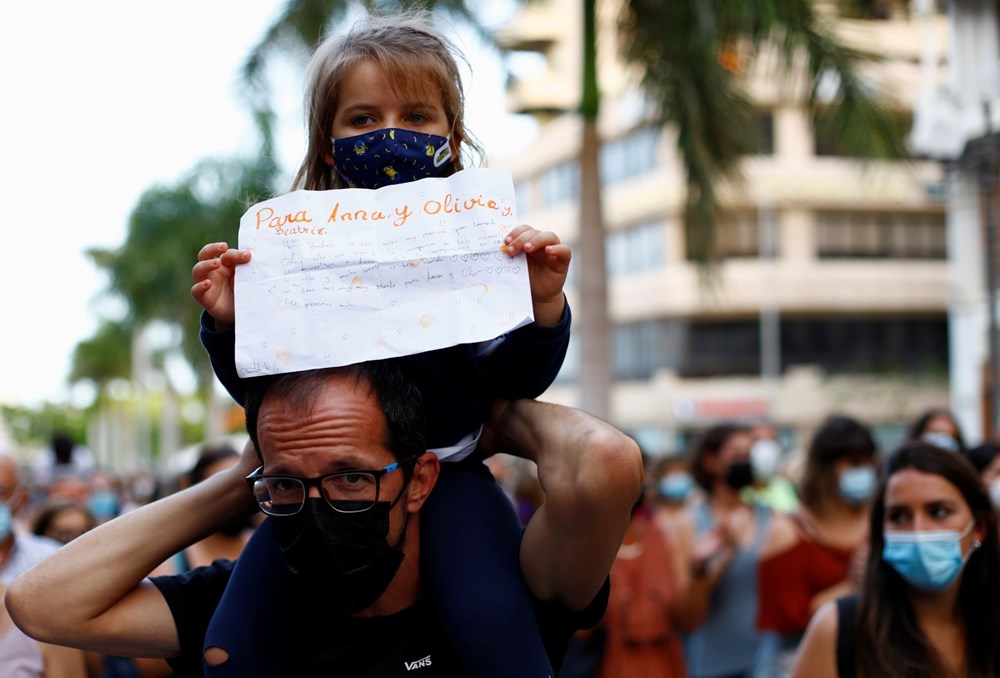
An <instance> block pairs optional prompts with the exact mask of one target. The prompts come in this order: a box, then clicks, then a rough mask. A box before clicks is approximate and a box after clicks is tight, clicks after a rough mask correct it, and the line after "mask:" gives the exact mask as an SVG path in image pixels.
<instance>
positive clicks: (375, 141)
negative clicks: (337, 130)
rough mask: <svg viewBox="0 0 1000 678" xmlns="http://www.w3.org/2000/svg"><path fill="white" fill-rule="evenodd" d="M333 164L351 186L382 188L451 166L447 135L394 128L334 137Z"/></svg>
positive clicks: (449, 143) (443, 170)
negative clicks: (352, 135)
mask: <svg viewBox="0 0 1000 678" xmlns="http://www.w3.org/2000/svg"><path fill="white" fill-rule="evenodd" d="M333 164H334V169H335V170H336V172H337V174H339V175H340V176H341V178H343V180H344V181H345V182H346V183H347V185H348V187H350V188H382V187H383V186H392V185H394V184H404V183H407V182H409V181H416V180H418V179H427V178H428V177H439V176H441V175H442V174H444V172H445V170H447V169H448V168H449V167H451V142H450V141H449V140H448V138H447V137H442V136H438V135H436V134H424V133H423V132H411V131H409V130H405V129H398V128H390V129H380V130H377V131H375V132H367V133H365V134H359V135H358V136H354V137H344V138H343V139H334V140H333Z"/></svg>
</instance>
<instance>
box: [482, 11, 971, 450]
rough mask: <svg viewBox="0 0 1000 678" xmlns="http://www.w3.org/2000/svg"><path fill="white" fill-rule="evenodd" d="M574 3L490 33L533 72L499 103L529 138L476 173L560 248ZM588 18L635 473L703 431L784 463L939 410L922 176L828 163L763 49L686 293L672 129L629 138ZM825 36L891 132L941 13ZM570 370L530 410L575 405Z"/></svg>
mask: <svg viewBox="0 0 1000 678" xmlns="http://www.w3.org/2000/svg"><path fill="white" fill-rule="evenodd" d="M579 5H580V3H579V2H576V1H574V0H547V1H543V2H537V3H534V4H531V5H529V6H528V8H527V9H525V10H523V11H521V12H520V13H519V14H518V15H517V17H516V18H515V19H514V20H513V21H512V22H511V23H510V24H509V25H507V26H506V27H505V28H504V29H503V30H502V31H500V33H499V37H500V39H501V41H502V42H503V43H504V44H505V45H506V46H508V47H509V48H511V49H514V50H519V51H523V52H531V53H532V54H533V55H534V56H533V58H532V59H526V60H525V61H526V62H527V63H533V64H534V71H533V72H530V73H525V74H522V75H521V76H520V77H516V78H514V79H512V80H511V84H510V85H509V88H508V103H509V109H510V110H511V111H512V112H516V113H530V114H532V115H534V116H535V118H536V120H537V121H538V133H537V135H536V136H535V138H534V139H533V141H532V143H531V144H530V146H529V147H528V148H526V149H522V150H518V152H517V154H516V155H514V156H511V157H504V156H502V155H498V156H497V157H496V158H495V159H494V160H493V164H494V165H496V166H500V167H507V168H510V169H511V170H512V173H513V175H514V181H515V190H516V192H517V198H518V209H519V219H520V220H521V221H522V222H527V223H531V224H533V225H534V226H536V227H538V228H543V229H548V230H553V231H555V232H556V233H558V234H559V235H560V237H561V238H562V239H563V240H564V241H566V242H569V243H570V244H573V243H574V242H575V240H576V238H577V231H578V228H577V223H578V218H579V211H578V210H579V208H578V202H579V188H578V186H579V164H578V161H577V157H578V151H579V146H580V120H579V118H578V117H577V115H575V114H574V113H572V111H573V109H574V107H575V106H576V104H577V102H578V100H579V94H580V87H579V72H580V54H581V49H580V41H581V37H580V28H579V27H580V25H581V21H580V16H579V12H580V10H579ZM598 8H599V26H600V28H599V31H600V36H599V43H598V44H599V58H598V65H599V78H600V83H601V91H602V96H603V100H602V113H601V117H600V120H599V130H600V134H601V138H602V144H603V145H602V149H601V156H600V168H601V177H602V186H603V188H602V191H603V200H604V208H603V212H604V215H603V216H604V221H605V228H606V239H605V247H606V257H607V267H608V276H609V299H608V303H609V315H610V320H611V322H612V324H613V356H612V360H613V368H614V375H615V384H614V386H613V389H612V393H611V394H610V396H611V397H610V409H611V419H612V420H613V422H614V423H615V424H617V425H618V426H620V427H621V428H623V429H624V430H626V431H628V432H630V433H631V434H632V435H634V436H635V437H636V438H637V440H639V442H640V443H641V444H642V445H643V447H644V449H646V450H647V451H648V452H649V453H650V454H654V455H655V454H669V453H676V452H680V451H682V450H683V449H684V448H685V446H686V445H687V442H688V440H689V438H690V436H691V435H692V434H694V433H696V432H697V431H699V430H701V429H703V428H705V427H706V426H708V425H710V424H712V423H715V422H718V421H723V420H743V421H748V422H750V421H758V420H769V421H770V422H772V423H773V424H774V425H776V426H777V428H778V429H779V430H780V431H781V432H782V436H783V439H784V442H785V443H786V446H787V447H789V448H797V447H801V446H802V444H803V443H804V442H805V441H806V440H807V438H808V436H809V435H810V433H811V432H812V430H813V429H814V428H815V427H816V425H818V424H819V422H820V421H821V420H822V419H823V418H824V417H825V416H827V415H829V414H833V413H843V414H849V415H853V416H856V417H858V418H860V419H861V420H863V421H865V422H866V423H868V424H869V425H870V426H871V427H872V428H873V430H874V431H875V433H876V436H877V437H878V438H879V440H880V441H881V442H882V444H883V446H884V448H888V447H891V446H893V445H895V444H897V443H898V442H899V440H900V439H901V436H902V435H903V431H904V430H905V427H906V426H907V425H908V424H909V422H910V421H912V420H913V419H915V418H916V417H917V416H918V415H919V414H920V413H922V412H923V411H924V410H925V409H927V408H929V407H932V406H935V407H936V406H944V407H949V406H950V392H949V380H948V373H949V344H950V342H952V341H954V337H951V336H949V329H948V308H949V298H950V296H949V294H950V292H949V285H950V279H949V267H948V259H947V256H948V236H947V231H946V221H947V219H946V209H945V184H944V180H945V178H946V175H945V172H944V169H943V167H942V165H941V163H939V162H937V161H935V160H933V159H917V160H912V161H907V162H882V161H871V162H862V161H860V160H858V159H856V158H851V157H845V156H844V155H843V154H842V153H841V151H840V149H839V148H838V144H837V140H836V138H833V137H832V136H830V135H829V134H828V133H826V132H825V130H824V125H823V119H822V117H820V118H817V119H813V116H812V115H811V113H810V112H809V110H808V109H807V108H806V106H805V103H804V97H803V92H804V89H803V87H802V81H801V79H797V78H794V77H784V76H782V75H781V73H780V72H779V71H776V70H775V69H774V67H773V62H771V63H769V59H768V55H767V53H766V51H765V52H764V54H763V55H762V56H761V58H759V59H757V60H756V61H755V62H754V63H748V64H743V65H740V68H742V69H745V72H744V75H745V80H746V83H747V88H748V91H749V93H750V94H751V96H752V99H753V101H754V104H755V107H756V110H757V115H756V119H755V125H759V130H760V134H759V144H758V148H757V153H756V154H755V155H752V156H750V157H747V158H746V159H745V161H744V162H743V163H742V167H741V168H740V178H739V179H738V180H733V181H730V182H728V183H727V185H725V186H722V187H720V190H719V193H720V195H721V200H722V205H723V208H724V211H725V216H724V217H723V219H722V222H721V224H720V233H719V237H718V249H717V253H718V255H719V257H720V260H719V264H718V266H716V267H715V268H714V269H713V270H712V272H711V273H710V274H709V275H705V269H703V268H702V267H701V266H700V265H699V264H698V263H697V262H696V261H694V260H693V258H692V256H691V254H690V252H689V251H688V247H687V244H686V242H685V237H684V229H683V224H682V215H681V210H682V207H683V200H684V193H683V191H684V182H683V168H682V166H681V164H680V162H679V160H678V155H677V153H676V151H675V144H676V131H675V130H673V129H670V128H669V127H668V128H661V127H658V126H655V125H650V124H649V121H650V119H651V117H650V115H649V113H650V111H649V107H648V106H647V105H646V103H645V101H644V98H643V96H642V94H641V92H640V90H639V88H638V86H637V79H636V77H635V75H634V74H633V73H629V72H628V70H627V69H626V68H625V67H624V66H623V65H622V63H621V62H620V61H619V60H618V59H616V58H615V54H616V48H615V40H616V36H615V31H614V23H615V11H616V9H615V3H613V2H603V3H598ZM827 11H829V12H832V11H833V9H832V7H830V8H828V10H827ZM831 21H832V22H833V25H834V27H835V30H836V32H837V34H838V35H839V37H840V38H841V40H842V41H843V42H845V43H846V44H848V45H850V46H852V47H857V48H859V49H861V50H864V51H867V52H869V53H871V54H876V55H878V57H879V58H878V59H876V60H874V61H873V62H872V63H870V64H867V65H866V66H865V67H864V68H863V69H862V75H863V77H864V78H865V81H866V82H867V83H869V84H870V86H872V87H875V88H878V90H879V91H880V92H881V93H883V94H884V95H886V96H887V97H891V99H892V100H893V101H894V102H895V103H894V109H895V110H897V112H898V113H899V115H901V116H903V117H904V118H906V119H909V117H910V116H911V115H912V111H913V108H914V106H915V103H916V102H915V97H916V93H917V92H918V91H919V89H920V88H919V87H918V85H919V83H920V82H921V78H922V67H921V53H922V49H923V45H924V44H925V32H926V31H927V30H930V31H932V32H933V33H934V35H935V37H936V39H937V40H939V41H941V42H942V43H946V42H947V39H948V31H947V17H946V15H945V14H943V13H941V12H936V13H934V15H933V16H932V17H930V20H929V21H922V20H917V18H916V17H914V16H912V15H909V14H907V13H903V12H892V13H887V14H886V16H885V17H883V18H881V19H878V20H847V19H841V18H837V17H835V16H833V15H831ZM585 275H587V271H583V270H578V269H577V268H574V267H572V266H571V272H570V289H569V292H568V294H569V297H570V303H571V304H572V305H573V306H574V307H579V306H580V305H582V304H586V303H587V300H586V299H581V298H579V297H578V294H577V293H576V285H575V283H576V281H578V280H579V279H580V276H585ZM578 360H579V358H578V351H576V350H574V348H573V347H572V346H571V350H570V355H569V356H568V358H567V361H566V364H565V366H564V369H563V371H562V373H561V374H560V377H559V380H558V381H557V383H556V384H555V385H554V386H553V387H552V388H551V389H550V390H549V392H548V393H547V394H546V395H545V397H546V398H547V399H551V400H555V401H558V402H564V403H566V404H570V405H578V404H579V397H578V393H577V391H576V387H575V381H576V378H577V375H578V373H579V367H580V366H579V364H578ZM973 433H975V432H973ZM972 437H975V436H974V435H973V436H972Z"/></svg>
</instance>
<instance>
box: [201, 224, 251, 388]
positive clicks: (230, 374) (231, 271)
mask: <svg viewBox="0 0 1000 678" xmlns="http://www.w3.org/2000/svg"><path fill="white" fill-rule="evenodd" d="M248 261H250V252H249V251H248V250H231V249H229V245H227V244H226V243H224V242H213V243H209V244H207V245H205V246H204V247H202V248H201V250H200V251H199V252H198V263H196V264H195V265H194V268H193V269H191V277H192V278H193V279H194V285H192V287H191V296H192V297H194V299H195V301H197V302H198V303H199V304H201V306H202V308H204V309H205V311H204V313H202V314H201V332H200V335H201V343H202V345H203V346H204V347H205V350H206V351H208V357H209V359H210V360H211V361H212V370H213V371H214V372H215V376H216V377H218V379H219V381H220V382H222V385H223V386H225V387H226V390H227V391H228V392H229V395H231V396H232V397H233V399H234V400H235V401H236V402H238V403H240V404H242V403H243V392H244V391H243V386H242V383H241V381H240V378H239V375H237V374H236V337H235V335H234V329H233V328H234V326H235V323H236V303H235V297H234V294H233V278H234V276H235V275H236V267H237V266H240V265H242V264H245V263H247V262H248Z"/></svg>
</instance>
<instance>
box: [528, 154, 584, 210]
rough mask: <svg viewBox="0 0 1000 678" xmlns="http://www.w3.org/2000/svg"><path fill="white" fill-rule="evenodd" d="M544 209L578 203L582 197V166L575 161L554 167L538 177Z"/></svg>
mask: <svg viewBox="0 0 1000 678" xmlns="http://www.w3.org/2000/svg"><path fill="white" fill-rule="evenodd" d="M538 184H539V189H540V190H541V204H542V207H555V206H556V205H561V204H562V203H565V202H571V201H572V202H576V200H577V199H578V198H579V196H580V164H579V163H578V162H577V161H576V159H573V160H567V161H566V162H561V163H559V164H558V165H553V166H552V167H549V168H548V169H546V170H545V171H543V172H542V173H541V174H540V175H538Z"/></svg>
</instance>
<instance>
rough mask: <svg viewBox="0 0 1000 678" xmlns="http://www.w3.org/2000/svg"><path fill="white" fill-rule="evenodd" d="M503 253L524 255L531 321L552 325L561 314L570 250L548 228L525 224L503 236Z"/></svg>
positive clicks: (557, 321) (570, 256)
mask: <svg viewBox="0 0 1000 678" xmlns="http://www.w3.org/2000/svg"><path fill="white" fill-rule="evenodd" d="M504 244H505V245H506V250H507V254H509V255H510V256H512V257H513V256H516V255H518V254H520V253H521V252H524V253H525V255H527V260H528V278H529V280H530V281H531V306H532V309H533V311H534V315H535V324H536V325H538V326H540V327H555V326H556V325H557V324H558V323H559V321H560V320H561V319H562V317H563V308H564V307H565V306H566V297H565V295H563V287H564V286H565V285H566V275H567V274H568V273H569V261H570V259H571V258H572V256H573V255H572V252H571V251H570V249H569V246H568V245H563V244H562V243H560V242H559V236H557V235H556V234H555V233H553V232H552V231H539V230H538V229H536V228H532V227H531V226H528V225H527V224H522V225H520V226H518V227H517V228H515V229H513V230H512V231H511V232H510V233H508V234H507V237H505V238H504Z"/></svg>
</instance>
